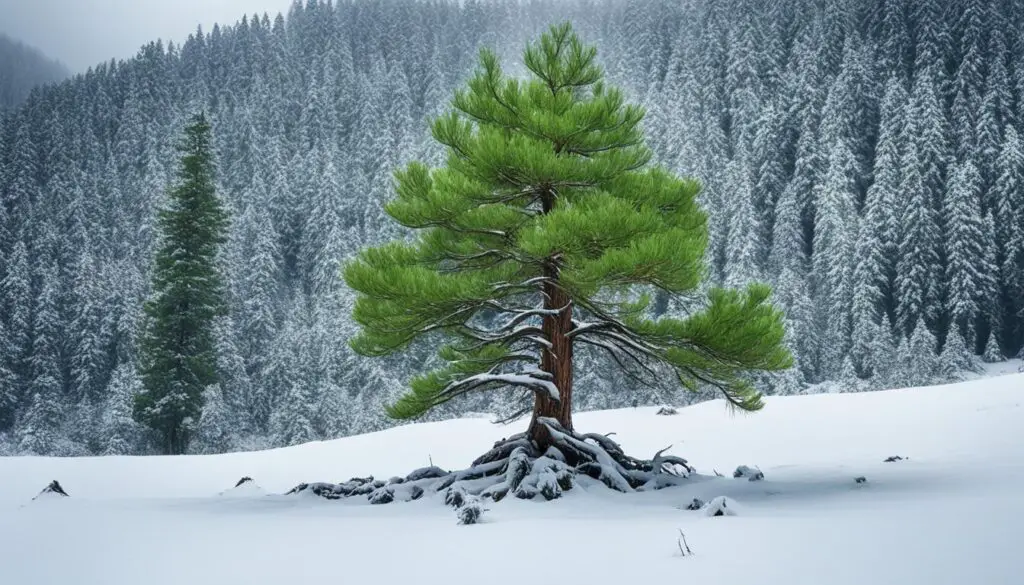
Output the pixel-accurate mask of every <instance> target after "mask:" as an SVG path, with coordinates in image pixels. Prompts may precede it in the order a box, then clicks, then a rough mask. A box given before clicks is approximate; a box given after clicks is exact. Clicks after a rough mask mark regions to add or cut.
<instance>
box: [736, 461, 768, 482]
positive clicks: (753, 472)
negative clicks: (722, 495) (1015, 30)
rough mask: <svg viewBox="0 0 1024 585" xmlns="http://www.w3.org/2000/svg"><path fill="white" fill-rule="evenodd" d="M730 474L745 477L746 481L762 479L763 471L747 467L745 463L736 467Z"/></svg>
mask: <svg viewBox="0 0 1024 585" xmlns="http://www.w3.org/2000/svg"><path fill="white" fill-rule="evenodd" d="M732 476H733V477H735V478H737V479H739V478H743V477H745V478H747V481H761V480H762V479H764V473H762V472H761V470H760V469H757V468H756V467H748V466H746V465H740V466H739V467H737V468H736V471H734V472H732Z"/></svg>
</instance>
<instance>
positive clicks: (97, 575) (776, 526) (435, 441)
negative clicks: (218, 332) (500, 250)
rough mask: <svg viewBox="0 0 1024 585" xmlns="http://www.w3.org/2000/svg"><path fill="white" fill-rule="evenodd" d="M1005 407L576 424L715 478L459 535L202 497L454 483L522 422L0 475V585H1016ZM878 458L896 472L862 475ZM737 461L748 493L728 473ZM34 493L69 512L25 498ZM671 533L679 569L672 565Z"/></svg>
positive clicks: (930, 403) (528, 507)
mask: <svg viewBox="0 0 1024 585" xmlns="http://www.w3.org/2000/svg"><path fill="white" fill-rule="evenodd" d="M1022 404H1024V375H1019V374H1017V375H1005V376H999V377H994V378H988V379H982V380H975V381H971V382H964V383H961V384H955V385H949V386H937V387H929V388H915V389H906V390H893V391H888V392H878V393H867V394H838V395H814V396H806V397H787V398H771V399H768V400H767V405H766V407H765V409H764V411H762V412H760V413H757V414H753V415H739V414H737V415H733V414H730V413H729V412H727V411H726V409H725V408H724V407H723V405H722V403H720V402H713V403H705V404H701V405H697V406H694V407H691V408H686V409H683V410H681V411H680V414H679V415H677V416H668V417H662V416H655V415H654V409H649V408H643V409H635V410H618V411H605V412H594V413H585V414H581V415H579V416H578V418H577V420H576V425H577V427H578V428H579V429H582V430H587V431H600V432H610V431H615V432H617V438H618V439H619V440H620V441H621V442H622V444H623V446H624V447H625V449H626V450H627V452H630V453H633V454H636V455H640V454H644V455H646V456H649V455H652V454H653V453H654V452H655V451H656V450H657V449H660V448H662V447H665V446H666V445H668V444H670V443H671V444H674V445H675V447H674V448H673V449H672V451H671V452H672V453H675V454H679V455H682V456H684V457H687V458H688V459H690V461H691V462H692V463H693V464H695V465H696V466H697V468H698V470H699V471H700V472H702V473H706V474H709V475H711V474H712V470H713V469H717V470H718V471H720V472H722V473H724V474H725V475H726V476H727V477H724V478H714V477H710V478H707V477H705V478H699V479H695V480H694V481H693V482H692V483H691V484H688V485H686V486H684V487H681V488H675V489H669V490H663V491H660V492H655V493H638V494H629V495H624V494H618V493H613V492H609V491H608V490H605V489H603V488H602V489H596V488H592V489H590V490H589V491H584V490H582V489H575V490H573V491H571V492H569V493H568V494H567V495H566V497H565V498H563V499H562V500H558V501H555V502H550V503H540V502H523V501H503V502H501V503H497V504H491V505H490V508H491V510H490V511H489V512H488V513H487V514H486V516H485V518H486V519H487V522H486V523H485V524H481V525H477V526H457V525H456V523H455V517H454V515H453V513H452V512H451V510H449V509H447V508H445V507H444V506H443V505H442V504H441V502H440V501H439V499H436V498H434V499H430V498H428V499H424V500H421V501H418V502H412V503H401V504H391V505H386V506H369V505H366V504H364V503H363V502H362V501H361V500H360V501H354V500H349V501H344V502H328V501H323V500H320V499H318V498H315V497H306V496H302V497H283V496H277V495H263V493H262V492H261V490H259V489H256V488H249V489H247V490H241V491H239V492H234V491H230V492H228V495H231V496H233V497H223V496H219V495H218V494H219V493H220V492H222V491H224V490H225V489H227V488H230V487H231V486H233V485H234V483H235V481H237V480H238V478H239V477H241V476H243V475H248V476H252V477H253V478H254V479H255V480H256V482H257V483H258V484H259V486H261V487H262V488H263V489H264V490H266V491H267V492H271V493H274V492H282V491H285V490H287V489H288V488H290V487H292V486H293V485H295V484H296V483H299V482H301V481H316V480H325V481H340V480H344V479H347V478H349V477H351V476H356V475H360V476H363V475H367V474H371V473H372V474H374V475H376V476H377V477H382V478H386V477H388V476H390V475H397V474H405V473H407V472H408V471H410V470H412V469H413V468H416V467H421V466H424V465H426V464H427V463H428V461H429V460H430V459H432V460H433V462H434V463H435V464H437V465H440V466H442V467H447V468H457V467H463V466H465V465H466V464H467V463H468V462H469V461H470V460H471V459H473V458H474V457H475V456H477V455H479V454H480V453H481V452H483V451H484V450H486V448H487V447H489V446H490V444H491V442H492V441H494V440H496V439H499V438H501V437H503V436H505V435H507V434H509V433H512V432H516V431H517V430H519V426H520V425H521V423H520V425H515V426H513V427H501V426H495V425H492V424H490V423H488V422H487V421H486V420H484V419H464V420H457V421H450V422H444V423H431V424H421V425H410V426H405V427H400V428H396V429H391V430H388V431H384V432H381V433H375V434H371V435H362V436H357V437H350V438H346V439H341V440H337V441H330V442H323V443H312V444H307V445H302V446H298V447H293V448H288V449H278V450H273V451H266V452H259V453H239V454H231V455H218V456H202V457H175V458H170V457H159V458H158V457H138V458H133V457H111V458H83V459H48V458H7V459H0V583H3V584H4V585H6V584H12V585H22V584H25V585H34V584H49V583H74V584H76V585H88V584H104V585H121V584H134V583H140V582H145V583H147V584H150V585H155V584H162V583H168V584H169V583H196V584H198V583H218V584H230V583H246V584H261V583H268V584H269V583H274V584H280V583H292V582H299V581H301V580H305V579H314V578H325V579H332V580H334V582H336V583H349V582H367V581H372V582H375V583H411V582H415V583H446V584H456V583H471V582H472V583H477V582H479V583H488V584H490V583H495V584H498V585H501V584H506V583H508V584H512V583H515V584H517V585H518V584H521V583H524V582H525V583H530V584H531V585H532V584H546V583H586V584H603V583H624V582H644V583H648V582H669V583H683V582H688V583H716V584H725V585H732V584H734V583H735V584H739V583H743V584H759V583H769V584H771V583H780V584H785V585H795V584H802V583H807V584H814V585H820V584H829V585H840V584H847V583H849V584H858V585H861V584H865V583H871V584H882V583H893V584H900V585H906V584H915V583H922V584H928V585H936V584H945V583H948V584H954V583H956V584H959V583H983V584H993V585H994V584H1004V583H1005V584H1020V583H1024V556H1022V555H1021V554H1020V551H1019V545H1018V544H1017V543H1018V542H1019V539H1020V526H1021V525H1022V523H1024V497H1022V496H1024V487H1022V486H1024V408H1022ZM890 455H902V456H904V457H909V458H910V459H909V460H906V461H901V462H896V463H883V462H882V460H883V459H884V458H886V457H887V456H890ZM740 464H749V465H752V466H753V465H756V466H758V467H760V469H761V470H763V471H764V473H765V476H766V479H765V481H763V482H748V481H746V480H742V479H740V480H737V479H732V477H730V475H731V471H732V470H733V469H734V468H735V467H736V466H737V465H740ZM857 476H865V477H867V480H868V481H867V483H865V484H857V483H855V482H854V478H855V477H857ZM52 479H58V480H60V482H61V484H62V485H63V486H64V488H65V489H66V490H67V491H68V492H69V493H70V494H71V496H72V497H71V498H47V499H42V500H39V501H31V498H32V497H33V496H34V495H36V493H38V491H39V490H40V489H42V488H43V487H44V486H45V485H46V484H47V483H48V482H49V481H50V480H52ZM719 495H727V496H729V497H731V498H733V499H734V500H735V501H736V502H737V506H738V508H737V509H738V511H739V514H738V515H737V516H735V517H726V518H709V517H706V516H704V515H703V514H701V513H700V512H690V511H685V510H682V509H680V508H681V507H682V506H684V505H685V504H686V503H688V502H689V501H690V500H691V499H692V498H693V497H700V498H703V499H711V498H712V497H715V496H719ZM679 529H682V530H683V531H684V532H685V533H686V537H687V541H688V543H689V545H690V547H691V548H692V549H693V552H694V553H695V556H693V557H688V558H681V556H680V555H679V551H678V549H677V544H676V538H677V535H678V530H679ZM545 548H547V549H548V550H547V551H545ZM559 559H561V560H559Z"/></svg>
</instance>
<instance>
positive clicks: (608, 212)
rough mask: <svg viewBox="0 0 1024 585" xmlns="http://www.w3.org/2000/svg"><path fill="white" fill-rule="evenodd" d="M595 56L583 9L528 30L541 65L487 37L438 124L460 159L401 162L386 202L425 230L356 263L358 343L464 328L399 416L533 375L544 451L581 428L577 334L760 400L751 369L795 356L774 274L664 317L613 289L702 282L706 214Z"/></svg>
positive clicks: (351, 270) (743, 399)
mask: <svg viewBox="0 0 1024 585" xmlns="http://www.w3.org/2000/svg"><path fill="white" fill-rule="evenodd" d="M595 56H596V50H595V49H593V48H588V47H585V46H584V45H583V44H582V43H581V42H580V41H579V39H578V38H577V37H576V35H575V34H574V33H572V30H571V27H570V26H569V25H561V26H556V27H552V28H551V29H550V31H549V32H547V33H545V34H544V35H543V36H542V37H541V40H540V41H539V42H537V43H534V44H531V45H530V46H529V47H528V48H527V50H526V52H525V56H524V59H525V64H526V67H527V69H528V70H529V71H530V73H531V77H530V78H529V79H527V80H513V79H508V78H506V77H505V75H504V74H503V73H502V71H501V69H500V67H499V65H498V60H497V57H496V56H495V54H494V53H493V52H491V51H488V50H484V51H482V53H481V59H480V67H479V69H478V70H477V72H476V74H475V76H474V77H473V78H472V79H471V80H470V82H469V85H468V88H467V89H464V90H460V91H458V92H456V95H455V98H454V100H453V106H454V108H455V111H453V112H451V113H450V114H448V115H447V116H443V117H441V118H440V119H439V120H437V121H436V122H435V124H434V126H433V135H434V137H435V139H436V140H438V141H439V142H441V143H442V144H444V145H445V146H447V147H448V149H449V155H448V160H447V165H446V166H445V167H442V168H439V169H428V168H427V167H425V166H424V165H422V164H419V163H412V164H410V165H409V166H407V167H406V168H405V169H403V170H401V171H399V172H397V173H396V179H397V192H398V198H397V199H395V200H393V201H391V202H390V203H389V204H388V206H387V211H388V213H389V214H390V215H391V216H392V217H393V218H394V219H395V220H397V221H398V222H399V223H400V224H402V225H404V226H406V227H408V228H413V229H418V230H423V231H421V232H420V235H419V238H418V239H416V240H414V241H412V242H401V241H395V242H391V243H389V244H386V245H384V246H382V247H378V248H369V249H366V250H364V251H363V252H362V253H361V254H360V255H359V257H358V259H357V260H355V261H354V262H351V263H349V264H348V265H347V266H346V268H345V272H344V274H345V279H346V281H347V283H348V284H349V286H351V287H352V288H353V289H355V290H356V291H357V292H358V293H359V296H358V298H357V301H356V306H355V310H354V312H353V316H354V318H355V320H356V321H357V322H358V323H359V324H360V325H361V326H362V331H361V332H360V334H359V335H358V336H357V337H356V338H355V339H353V341H352V347H353V348H354V349H355V350H356V351H357V352H359V353H361V354H363V355H368V356H384V355H388V354H392V353H395V352H397V351H400V350H403V349H405V348H406V347H408V346H409V345H410V343H412V342H413V341H414V340H415V339H417V338H418V337H420V336H421V335H422V334H423V333H425V332H434V333H437V334H440V335H442V336H444V337H446V338H447V341H448V343H447V344H445V345H444V346H443V347H442V348H441V350H440V352H439V355H440V356H441V357H442V358H443V359H444V361H445V362H447V364H446V365H445V366H444V367H442V368H440V369H438V370H435V371H431V372H428V373H426V374H423V375H421V376H419V377H417V378H415V379H414V380H413V381H412V383H411V390H410V391H409V393H407V394H406V395H405V396H403V397H402V398H401V399H399V400H398V401H397V402H396V403H393V404H391V405H390V406H389V407H388V414H389V415H391V416H392V417H396V418H402V419H406V418H415V417H419V416H422V415H424V414H425V413H427V412H428V411H430V410H431V409H433V408H434V407H436V406H439V405H441V404H443V403H445V402H448V401H450V400H452V399H454V398H458V397H460V396H463V395H465V394H468V393H470V392H479V391H484V390H490V389H496V388H508V387H510V386H512V387H521V388H525V389H528V390H531V391H532V392H533V398H534V406H533V418H532V421H531V423H530V427H529V431H528V436H529V437H530V439H532V440H533V441H534V442H535V443H536V445H537V446H538V447H539V448H540V451H539V452H540V453H543V452H544V449H545V448H546V446H549V445H553V444H555V443H556V442H558V440H559V439H558V433H559V432H572V430H573V424H572V405H573V396H572V390H573V351H572V350H573V346H574V344H576V343H581V344H589V345H594V346H597V347H599V348H601V349H603V350H605V351H607V352H608V353H609V354H610V355H611V357H613V358H614V360H616V361H617V362H618V363H619V364H621V365H622V366H624V367H625V368H627V370H628V371H629V372H630V373H631V374H633V375H634V376H636V377H637V378H640V379H643V378H644V376H649V373H650V372H654V371H655V369H656V368H660V369H666V370H669V371H674V372H675V374H676V375H677V376H678V379H680V380H681V381H683V382H684V383H685V384H688V385H695V384H702V383H703V384H708V385H711V386H713V387H715V388H718V389H719V390H721V391H722V393H723V394H724V396H725V397H726V398H727V399H728V400H729V401H730V402H732V403H733V404H735V405H737V406H739V407H741V408H744V409H757V408H759V407H760V406H761V402H760V398H759V395H758V393H757V391H756V390H755V389H754V388H753V387H752V386H751V385H750V384H749V382H748V381H747V377H746V375H745V374H746V373H748V372H756V371H761V370H767V371H772V370H781V369H785V368H786V367H788V366H789V364H790V361H791V359H790V357H789V355H788V353H787V352H786V351H785V349H784V348H783V346H782V340H783V334H784V332H783V327H782V322H781V321H782V316H781V314H780V313H779V312H778V311H777V310H776V309H774V308H773V307H772V306H771V305H770V304H768V303H767V300H768V296H769V289H768V287H767V286H764V285H751V286H750V287H749V288H748V289H747V290H746V291H745V292H737V291H732V290H722V289H716V290H713V291H712V292H711V293H710V294H709V298H708V300H707V304H706V306H705V307H704V308H703V310H700V311H697V312H695V313H694V314H691V315H688V316H687V317H686V318H684V319H674V318H665V317H663V318H661V319H659V320H657V321H651V320H648V319H647V318H645V316H644V315H645V313H644V311H645V310H646V308H647V307H648V306H649V302H650V301H649V297H647V296H646V295H645V296H641V297H636V296H633V295H627V296H620V297H619V298H618V299H615V298H609V297H608V296H607V294H605V295H602V294H601V293H602V291H607V290H609V289H616V290H623V289H624V288H625V287H636V288H637V289H639V290H642V289H643V288H644V287H646V288H647V289H652V288H653V289H661V290H664V291H666V292H669V293H673V294H678V293H684V292H687V291H692V290H694V289H696V288H697V286H698V285H699V284H700V281H701V277H702V273H703V270H702V260H703V257H704V248H705V244H706V234H707V231H706V223H705V222H706V219H705V217H704V214H703V213H702V212H701V211H700V209H699V208H698V207H697V206H696V202H695V198H696V195H697V193H698V191H699V185H698V183H696V182H695V181H690V180H680V179H678V178H676V177H673V176H671V175H669V174H668V173H666V172H665V171H662V170H660V169H654V168H649V167H646V166H645V165H646V163H647V161H648V160H649V158H650V153H649V152H648V151H647V149H646V148H645V147H644V146H643V142H642V140H643V138H642V135H641V131H640V127H639V124H640V121H641V120H642V117H643V112H642V110H640V109H639V108H637V107H635V106H630V105H625V104H624V100H623V95H622V93H621V92H620V91H619V90H617V89H614V88H611V87H608V86H606V85H605V84H604V83H603V82H602V81H601V77H602V72H601V69H600V68H599V67H598V66H597V65H596V64H595V62H594V60H595ZM711 356H714V358H711ZM653 382H654V381H653V380H648V383H653ZM557 429H562V431H558V430H557ZM581 456H585V455H583V454H581Z"/></svg>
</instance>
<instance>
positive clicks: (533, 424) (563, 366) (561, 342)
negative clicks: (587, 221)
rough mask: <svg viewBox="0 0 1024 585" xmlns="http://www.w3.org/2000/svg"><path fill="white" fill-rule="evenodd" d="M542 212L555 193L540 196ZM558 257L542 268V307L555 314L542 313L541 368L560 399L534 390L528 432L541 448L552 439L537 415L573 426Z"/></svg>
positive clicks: (567, 308) (566, 309) (565, 299)
mask: <svg viewBox="0 0 1024 585" xmlns="http://www.w3.org/2000/svg"><path fill="white" fill-rule="evenodd" d="M542 203H543V207H544V212H545V213H547V212H549V211H551V209H553V208H554V203H555V194H554V192H552V191H548V192H547V193H546V194H545V195H544V196H543V197H542ZM558 263H559V258H558V256H557V255H555V256H554V257H552V258H551V259H550V261H549V264H548V267H547V269H546V270H545V276H546V277H547V278H548V282H547V283H545V285H544V294H545V298H544V308H545V309H553V310H558V311H559V312H558V314H556V315H547V316H545V317H544V322H543V324H542V329H543V331H544V337H545V338H546V339H547V340H548V341H549V342H550V343H551V347H550V348H548V349H545V350H544V351H543V352H542V353H541V360H540V369H541V370H542V371H544V372H547V373H548V374H551V378H552V381H554V383H555V387H557V388H558V394H559V399H558V400H554V399H552V398H551V397H550V396H548V395H547V394H545V393H543V392H537V393H536V394H535V395H534V396H535V397H534V402H533V418H532V419H531V420H530V428H529V430H528V433H529V436H530V438H531V439H533V440H534V441H535V442H536V443H537V445H538V446H539V447H540V448H541V449H542V450H543V449H546V448H547V446H548V445H549V444H550V442H551V437H550V433H549V432H548V429H547V427H545V426H544V425H540V424H537V419H538V418H541V417H549V418H553V419H555V420H557V421H558V423H559V424H561V425H562V426H563V427H565V429H566V430H569V431H571V430H572V339H571V338H570V337H568V333H569V332H570V331H572V307H571V305H570V301H571V299H570V298H569V295H568V294H566V292H565V291H564V290H563V289H562V288H560V287H559V286H558V276H559V269H558Z"/></svg>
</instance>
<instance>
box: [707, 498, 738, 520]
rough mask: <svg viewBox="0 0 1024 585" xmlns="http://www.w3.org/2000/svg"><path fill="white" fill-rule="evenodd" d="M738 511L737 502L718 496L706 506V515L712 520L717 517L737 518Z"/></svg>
mask: <svg viewBox="0 0 1024 585" xmlns="http://www.w3.org/2000/svg"><path fill="white" fill-rule="evenodd" d="M736 511H737V510H736V502H735V501H734V500H733V499H731V498H727V497H725V496H718V497H717V498H715V499H713V500H711V501H710V502H708V504H707V505H706V506H704V515H705V516H708V517H710V518H713V517H715V516H735V515H736Z"/></svg>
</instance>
